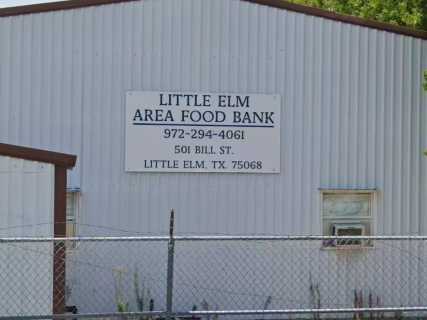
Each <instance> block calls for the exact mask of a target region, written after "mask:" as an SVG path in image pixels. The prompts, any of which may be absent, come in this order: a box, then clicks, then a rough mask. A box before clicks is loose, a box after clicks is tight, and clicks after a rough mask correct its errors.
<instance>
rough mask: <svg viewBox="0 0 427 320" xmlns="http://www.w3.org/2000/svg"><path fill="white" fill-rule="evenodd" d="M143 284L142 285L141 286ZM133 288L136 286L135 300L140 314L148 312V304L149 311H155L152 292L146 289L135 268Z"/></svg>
mask: <svg viewBox="0 0 427 320" xmlns="http://www.w3.org/2000/svg"><path fill="white" fill-rule="evenodd" d="M140 284H141V285H140ZM133 286H134V292H135V300H136V307H137V309H138V311H139V312H143V311H147V308H146V306H147V304H148V311H153V310H154V299H153V298H152V297H151V292H150V289H149V288H145V286H144V284H143V282H141V281H140V280H139V272H138V270H137V269H136V268H135V272H134V274H133ZM139 319H140V320H150V319H151V317H144V316H142V317H140V318H139Z"/></svg>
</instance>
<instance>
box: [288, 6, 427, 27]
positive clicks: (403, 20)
mask: <svg viewBox="0 0 427 320" xmlns="http://www.w3.org/2000/svg"><path fill="white" fill-rule="evenodd" d="M290 1H291V2H294V3H298V4H303V5H307V6H312V7H318V8H322V9H326V10H329V11H334V12H337V13H341V14H347V15H353V16H358V17H361V18H365V19H370V20H377V21H382V22H387V23H392V24H397V25H401V26H406V27H411V28H416V29H422V30H427V0H290Z"/></svg>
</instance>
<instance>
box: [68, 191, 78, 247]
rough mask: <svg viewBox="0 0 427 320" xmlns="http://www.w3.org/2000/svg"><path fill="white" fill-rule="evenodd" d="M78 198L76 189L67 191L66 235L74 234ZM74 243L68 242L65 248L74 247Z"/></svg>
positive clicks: (72, 235) (71, 235)
mask: <svg viewBox="0 0 427 320" xmlns="http://www.w3.org/2000/svg"><path fill="white" fill-rule="evenodd" d="M79 200H80V192H79V191H76V190H71V191H70V190H69V191H67V224H66V231H65V232H66V237H67V238H70V237H75V236H76V234H77V233H76V221H77V217H78V215H79V208H80V205H79ZM74 246H75V243H72V244H68V245H67V248H74Z"/></svg>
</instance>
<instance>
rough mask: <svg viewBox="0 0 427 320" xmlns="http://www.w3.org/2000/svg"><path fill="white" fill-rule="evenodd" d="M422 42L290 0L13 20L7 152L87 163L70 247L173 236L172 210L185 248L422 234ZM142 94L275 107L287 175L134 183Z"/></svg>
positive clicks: (120, 0) (2, 100) (425, 222)
mask: <svg viewBox="0 0 427 320" xmlns="http://www.w3.org/2000/svg"><path fill="white" fill-rule="evenodd" d="M426 40H427V34H426V33H425V32H422V31H414V30H410V29H406V28H402V27H398V26H393V25H388V24H383V23H379V22H372V21H365V20H362V19H358V18H354V17H346V16H341V15H337V14H333V13H331V12H326V11H322V10H319V9H312V8H311V9H308V8H306V7H302V6H298V5H294V4H290V3H288V2H286V1H281V0H247V1H246V0H140V1H126V0H116V1H114V0H87V1H78V0H70V1H67V2H61V3H60V2H58V3H52V4H43V5H33V6H26V7H20V8H9V9H1V10H0V43H1V49H0V140H1V141H2V142H5V143H10V144H17V145H25V146H31V147H36V148H42V149H48V150H60V151H63V152H67V153H72V154H77V155H78V157H79V162H78V164H77V166H76V168H75V169H74V170H73V171H72V172H70V174H69V179H68V190H69V198H68V200H69V201H68V202H69V205H68V209H69V220H70V227H72V226H74V227H73V228H72V229H70V235H73V234H76V235H80V236H87V235H129V234H132V235H133V234H162V233H165V232H166V231H167V227H168V214H169V210H170V208H174V209H175V210H176V213H177V232H178V233H184V234H244V235H252V234H257V235H260V234H268V235H275V234H282V235H283V234H286V235H312V234H315V235H322V234H325V235H329V234H364V235H400V234H405V235H406V234H411V235H412V234H413V235H415V234H423V235H425V234H427V218H426V215H425V212H426V209H427V197H426V196H425V195H426V194H427V158H426V157H425V156H423V149H425V148H426V147H427V126H426V123H427V102H426V101H427V100H426V98H427V96H426V94H425V93H424V92H423V90H422V72H423V70H424V69H427V41H426ZM141 92H142V93H141ZM144 92H155V93H165V94H166V93H170V92H175V93H177V92H178V93H181V94H183V93H188V92H190V93H194V94H197V93H200V94H202V93H213V94H215V93H239V94H243V95H254V97H255V95H266V96H268V97H272V96H273V95H274V96H276V97H279V98H280V104H279V110H280V117H279V119H277V121H278V122H280V127H279V128H280V130H279V131H278V132H279V136H277V135H276V136H275V137H278V139H279V141H280V142H279V144H278V148H275V149H274V150H275V152H277V154H278V156H277V157H278V158H277V157H276V159H279V163H280V169H279V170H278V171H277V172H276V173H251V172H250V168H247V169H248V170H246V171H244V173H236V172H234V173H230V172H200V170H199V171H197V170H194V171H191V170H190V171H186V172H175V171H173V170H171V171H170V170H169V171H168V170H163V172H135V171H133V170H127V169H128V168H127V167H126V159H125V158H126V154H127V145H126V132H127V127H126V126H127V121H128V120H129V119H128V115H127V114H126V112H125V109H126V107H127V106H128V101H130V100H131V99H132V98H129V97H128V96H127V93H129V94H133V93H135V94H136V96H138V95H141V94H142V96H143V98H141V99H142V100H143V99H145V98H144V97H145V95H144ZM251 97H252V96H251ZM255 98H256V97H255ZM255 98H254V99H255ZM147 99H148V98H147ZM150 99H151V98H150ZM257 99H258V98H257ZM260 99H261V98H260ZM138 101H139V100H138ZM147 101H148V100H147ZM260 101H261V100H260ZM263 101H264V100H263ZM268 101H270V100H268ZM137 103H139V102H137ZM240 103H242V104H243V102H242V100H241V101H240ZM269 103H270V102H269ZM261 105H262V103H261ZM135 118H136V116H135V117H134V120H135ZM251 130H252V129H251ZM204 134H205V133H204ZM185 139H187V138H185ZM254 139H255V138H254ZM147 140H149V139H146V141H144V137H143V136H141V149H144V148H146V149H150V150H151V149H152V148H156V143H154V144H153V146H151V147H150V148H148V147H147ZM269 143H271V141H270V140H268V139H266V140H265V141H261V142H259V141H258V146H262V145H268V144H269ZM150 150H148V151H147V152H149V151H150ZM260 153H264V152H260ZM263 155H265V156H266V157H267V158H268V154H263Z"/></svg>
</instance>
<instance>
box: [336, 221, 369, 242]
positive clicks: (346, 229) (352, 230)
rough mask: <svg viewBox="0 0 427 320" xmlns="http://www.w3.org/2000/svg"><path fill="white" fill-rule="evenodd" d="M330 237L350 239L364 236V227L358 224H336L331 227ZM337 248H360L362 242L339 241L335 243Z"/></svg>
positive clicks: (354, 240)
mask: <svg viewBox="0 0 427 320" xmlns="http://www.w3.org/2000/svg"><path fill="white" fill-rule="evenodd" d="M332 235H334V236H339V237H352V236H364V235H365V226H364V225H363V224H358V223H346V224H341V223H336V224H333V225H332ZM335 245H337V246H347V245H350V246H360V245H362V240H360V239H342V240H341V239H339V240H336V241H335Z"/></svg>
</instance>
